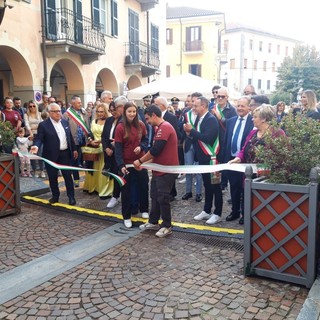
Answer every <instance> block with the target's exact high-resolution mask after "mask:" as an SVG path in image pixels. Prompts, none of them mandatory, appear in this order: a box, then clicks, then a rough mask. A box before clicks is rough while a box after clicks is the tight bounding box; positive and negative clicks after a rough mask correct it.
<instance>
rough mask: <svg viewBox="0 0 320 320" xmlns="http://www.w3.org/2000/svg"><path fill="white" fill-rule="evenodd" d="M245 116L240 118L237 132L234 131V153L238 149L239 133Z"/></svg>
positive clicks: (232, 149)
mask: <svg viewBox="0 0 320 320" xmlns="http://www.w3.org/2000/svg"><path fill="white" fill-rule="evenodd" d="M242 120H243V118H239V122H238V126H237V128H236V132H235V133H234V136H233V139H232V144H231V152H232V154H235V153H236V152H237V151H238V139H239V133H240V129H241V123H242Z"/></svg>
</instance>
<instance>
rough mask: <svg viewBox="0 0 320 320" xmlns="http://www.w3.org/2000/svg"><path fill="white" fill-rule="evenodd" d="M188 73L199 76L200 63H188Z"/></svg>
mask: <svg viewBox="0 0 320 320" xmlns="http://www.w3.org/2000/svg"><path fill="white" fill-rule="evenodd" d="M189 73H191V74H193V75H195V76H199V77H201V64H189Z"/></svg>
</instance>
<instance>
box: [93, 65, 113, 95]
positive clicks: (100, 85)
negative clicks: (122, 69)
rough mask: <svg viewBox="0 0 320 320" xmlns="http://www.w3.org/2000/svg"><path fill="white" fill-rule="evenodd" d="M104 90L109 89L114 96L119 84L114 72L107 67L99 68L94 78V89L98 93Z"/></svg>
mask: <svg viewBox="0 0 320 320" xmlns="http://www.w3.org/2000/svg"><path fill="white" fill-rule="evenodd" d="M104 90H110V91H111V92H112V94H113V95H114V96H118V94H119V85H118V82H117V79H116V77H115V75H114V73H113V72H112V71H111V70H110V69H108V68H104V69H101V70H100V71H99V73H98V75H97V78H96V91H97V93H98V95H100V94H101V92H102V91H104Z"/></svg>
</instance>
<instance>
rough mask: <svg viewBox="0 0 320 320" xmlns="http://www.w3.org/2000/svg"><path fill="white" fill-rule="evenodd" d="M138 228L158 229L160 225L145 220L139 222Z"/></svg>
mask: <svg viewBox="0 0 320 320" xmlns="http://www.w3.org/2000/svg"><path fill="white" fill-rule="evenodd" d="M139 229H140V230H142V231H144V230H159V229H160V226H159V224H153V223H150V222H147V223H144V224H141V225H140V226H139Z"/></svg>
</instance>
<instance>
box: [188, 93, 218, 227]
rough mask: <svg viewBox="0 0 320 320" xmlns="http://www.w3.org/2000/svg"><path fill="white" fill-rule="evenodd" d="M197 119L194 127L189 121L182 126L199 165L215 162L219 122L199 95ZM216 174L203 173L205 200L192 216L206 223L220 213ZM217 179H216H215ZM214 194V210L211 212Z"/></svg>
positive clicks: (204, 99)
mask: <svg viewBox="0 0 320 320" xmlns="http://www.w3.org/2000/svg"><path fill="white" fill-rule="evenodd" d="M194 107H195V112H196V114H197V119H196V122H195V124H194V128H193V126H192V125H191V124H190V123H185V124H184V125H183V128H184V130H185V132H186V133H187V134H188V135H189V136H190V138H191V139H192V140H193V146H194V150H195V154H196V159H197V160H198V161H199V164H200V165H209V164H215V163H216V152H217V149H218V146H219V137H218V136H219V124H218V121H217V119H216V118H215V117H214V116H213V115H212V114H211V113H210V112H209V109H208V107H209V101H208V99H207V98H205V97H199V98H198V99H196V100H195V102H194ZM216 177H217V175H216V174H213V175H212V174H211V173H203V174H202V179H203V185H204V189H205V201H204V208H203V211H202V212H201V213H200V214H198V215H196V216H195V217H194V219H195V220H198V221H199V220H203V219H207V221H206V223H207V224H215V223H217V222H218V221H219V220H220V218H221V214H222V204H223V201H222V190H221V183H220V180H218V179H216ZM217 180H218V181H217ZM213 196H214V198H215V199H214V203H215V210H214V212H213V213H211V209H212V202H213Z"/></svg>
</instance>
